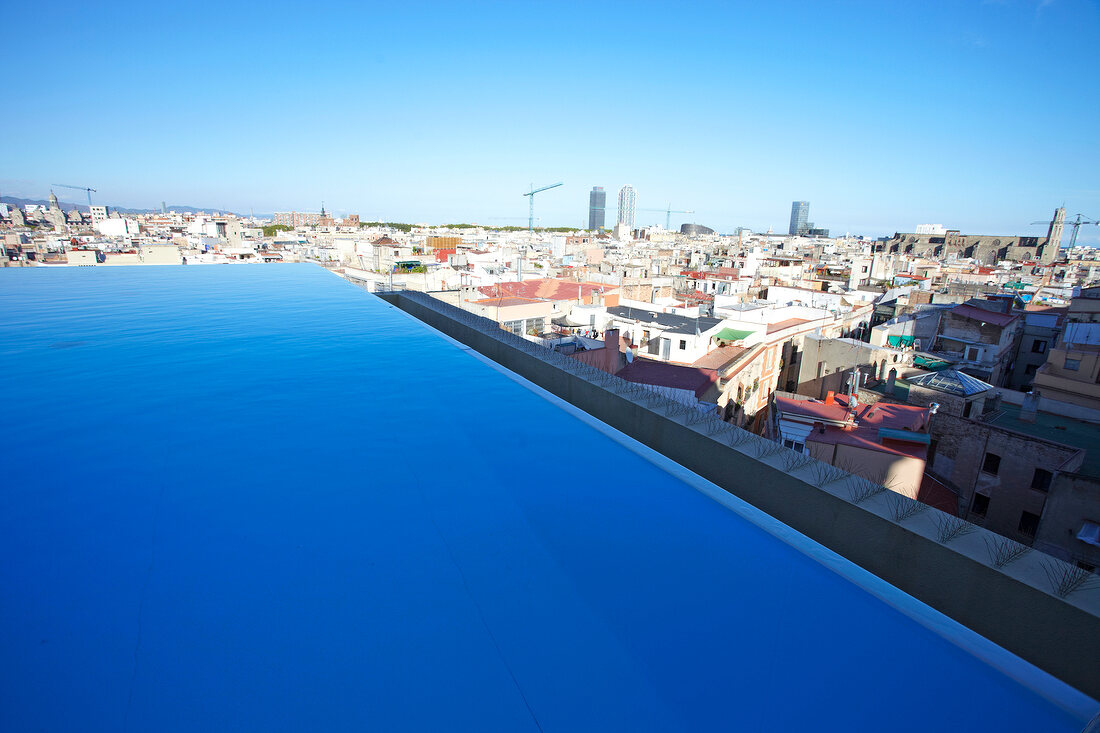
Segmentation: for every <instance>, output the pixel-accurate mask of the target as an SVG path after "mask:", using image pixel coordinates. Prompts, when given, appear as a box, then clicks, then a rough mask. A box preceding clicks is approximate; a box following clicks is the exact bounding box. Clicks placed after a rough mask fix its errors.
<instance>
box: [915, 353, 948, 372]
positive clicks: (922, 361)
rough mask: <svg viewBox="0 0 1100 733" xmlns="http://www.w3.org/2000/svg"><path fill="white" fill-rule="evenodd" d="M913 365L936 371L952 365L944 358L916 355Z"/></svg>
mask: <svg viewBox="0 0 1100 733" xmlns="http://www.w3.org/2000/svg"><path fill="white" fill-rule="evenodd" d="M913 366H919V367H923V368H924V369H927V370H929V371H932V372H934V371H937V370H939V369H945V368H947V367H949V366H951V362H948V361H944V360H943V359H936V358H933V357H931V356H914V357H913Z"/></svg>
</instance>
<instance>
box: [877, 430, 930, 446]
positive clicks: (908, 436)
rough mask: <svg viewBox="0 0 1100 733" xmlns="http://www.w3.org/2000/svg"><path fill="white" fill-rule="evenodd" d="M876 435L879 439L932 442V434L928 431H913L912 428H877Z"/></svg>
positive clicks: (923, 443)
mask: <svg viewBox="0 0 1100 733" xmlns="http://www.w3.org/2000/svg"><path fill="white" fill-rule="evenodd" d="M878 437H879V438H880V439H881V438H888V439H890V440H904V441H905V442H906V443H920V444H922V445H929V444H931V442H932V436H930V435H929V434H928V433H914V432H913V431H912V430H894V429H893V428H879V429H878Z"/></svg>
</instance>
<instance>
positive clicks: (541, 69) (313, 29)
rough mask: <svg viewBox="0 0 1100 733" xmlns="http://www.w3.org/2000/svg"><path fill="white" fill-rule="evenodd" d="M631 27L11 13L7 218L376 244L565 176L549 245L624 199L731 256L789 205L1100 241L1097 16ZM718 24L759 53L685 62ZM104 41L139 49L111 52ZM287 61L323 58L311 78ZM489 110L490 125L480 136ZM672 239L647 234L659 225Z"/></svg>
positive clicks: (688, 14)
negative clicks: (61, 207)
mask: <svg viewBox="0 0 1100 733" xmlns="http://www.w3.org/2000/svg"><path fill="white" fill-rule="evenodd" d="M631 7H632V8H633V9H634V10H633V11H632V12H631V13H629V14H624V13H622V12H621V11H620V10H619V9H618V8H616V7H615V6H607V7H603V6H601V8H598V9H594V10H592V11H591V12H592V14H593V18H592V20H593V21H594V22H597V23H604V24H607V25H608V27H615V28H616V29H617V32H616V33H614V34H604V35H602V36H601V37H600V38H599V39H598V40H595V41H593V40H591V39H588V38H586V37H583V36H580V35H578V34H577V33H576V31H575V24H574V23H573V22H572V20H573V19H572V18H571V17H570V16H569V14H563V13H560V12H558V11H556V10H553V9H551V8H537V7H535V8H526V7H525V8H523V9H514V10H503V9H485V8H482V9H470V8H451V7H448V6H433V5H428V6H426V7H418V6H415V7H414V6H402V7H400V8H372V9H370V10H369V11H367V10H361V9H355V8H344V7H333V8H331V12H318V13H311V14H309V15H308V16H302V15H301V14H297V13H294V11H293V9H292V8H290V7H288V6H284V7H277V6H276V7H274V8H273V9H271V10H270V11H265V13H264V14H262V15H256V14H254V13H251V12H250V11H248V10H245V9H243V8H237V7H233V6H217V8H218V12H217V13H214V14H209V13H204V12H202V8H199V11H198V12H196V13H194V14H190V15H188V16H187V17H178V14H173V13H171V12H170V11H169V9H167V8H160V9H158V8H156V7H147V6H145V5H128V4H125V3H122V4H118V5H112V6H111V7H110V8H106V9H96V8H92V7H88V6H86V5H81V4H75V3H72V4H70V3H57V4H54V5H51V6H49V7H43V8H39V7H19V8H13V9H12V11H11V13H10V19H11V21H12V24H13V27H19V28H20V29H21V30H20V33H18V34H13V37H12V39H11V43H10V45H9V46H8V47H7V48H6V49H5V51H4V52H3V53H4V58H5V61H6V62H7V67H8V68H9V69H10V70H11V71H12V72H14V76H15V77H16V78H20V79H24V80H27V85H26V86H27V89H26V92H25V94H23V95H22V97H21V98H22V99H23V101H24V104H23V106H21V107H20V108H19V110H18V112H17V113H15V114H12V115H8V116H6V117H5V120H4V122H3V123H0V132H3V133H4V137H5V140H6V141H7V142H8V144H7V145H6V146H5V147H6V150H5V159H6V160H5V162H6V163H7V165H6V166H5V167H4V170H3V172H2V173H0V193H3V194H5V195H10V196H18V197H21V198H40V199H44V198H46V197H47V196H48V193H49V184H50V183H51V182H55V181H66V182H68V183H71V184H80V185H88V186H91V187H93V188H96V189H97V193H96V194H95V196H94V198H95V203H106V204H113V205H118V206H129V207H134V208H149V209H156V208H159V206H160V203H161V202H162V201H166V200H167V201H187V202H195V203H196V204H200V205H203V206H210V207H211V208H215V207H216V208H220V209H223V210H234V211H242V212H247V211H249V210H254V211H256V212H265V213H270V212H273V211H277V210H304V209H309V210H312V209H316V208H317V207H318V205H319V201H320V200H321V199H324V200H325V201H326V206H327V208H329V209H330V210H332V211H334V212H335V213H342V212H346V213H360V214H361V215H362V216H363V218H364V219H365V220H366V219H372V218H383V219H387V220H398V221H408V222H427V223H447V222H457V221H479V222H480V221H483V222H488V221H498V222H499V221H502V220H503V219H505V218H515V219H517V220H518V219H520V218H522V217H523V215H524V213H525V208H526V201H525V200H524V199H523V197H522V194H523V192H524V190H525V187H526V186H527V184H528V183H529V182H530V181H531V180H544V179H545V180H563V181H565V186H564V187H563V188H562V190H561V191H559V192H558V193H557V195H554V196H547V197H545V198H544V199H540V202H539V211H538V215H539V218H540V224H542V225H544V226H555V225H557V226H577V227H580V226H582V225H583V224H584V223H585V222H586V208H585V204H584V200H585V194H586V193H587V192H588V191H589V190H590V189H591V187H592V186H593V185H601V186H604V187H605V188H606V189H607V190H617V188H618V186H619V185H621V182H625V181H630V182H631V183H632V184H633V185H634V187H635V189H636V190H637V191H638V200H637V206H638V207H639V208H643V207H644V208H664V207H666V206H668V205H669V204H670V203H671V205H672V206H673V207H674V208H679V209H691V210H693V211H695V212H696V213H695V214H693V215H691V216H690V217H677V219H678V221H679V222H684V221H693V222H697V223H699V224H703V225H706V226H710V227H712V228H715V229H717V230H719V231H730V230H732V229H733V228H734V227H736V226H746V227H749V228H751V229H753V230H755V231H767V230H768V229H769V228H770V229H772V230H773V231H776V232H782V231H784V230H785V229H786V223H787V220H788V218H789V206H790V202H791V201H792V200H794V199H795V198H799V199H804V200H808V201H811V202H813V204H814V209H815V212H816V213H815V216H814V219H815V222H816V223H817V225H818V226H821V227H823V228H828V229H830V230H832V232H833V233H834V234H842V233H844V232H852V233H853V234H864V235H868V236H884V235H888V234H892V233H893V232H895V231H905V230H909V229H912V228H913V227H915V226H916V225H918V224H923V223H931V222H937V223H943V224H944V225H945V226H948V227H950V228H956V229H961V230H964V231H989V232H1000V233H1005V234H1012V233H1020V234H1040V233H1042V231H1043V227H1042V226H1030V225H1029V223H1030V222H1032V221H1037V220H1042V219H1049V216H1050V211H1052V210H1053V209H1054V208H1056V207H1058V206H1062V205H1065V206H1066V209H1067V213H1068V214H1069V217H1070V218H1072V217H1073V215H1075V214H1077V213H1078V212H1080V213H1082V214H1084V215H1085V216H1088V217H1090V218H1096V217H1097V216H1100V188H1098V186H1097V184H1096V183H1095V180H1094V174H1093V171H1095V170H1096V169H1097V167H1098V165H1100V149H1098V145H1097V142H1096V139H1095V133H1094V130H1093V128H1094V127H1095V119H1096V118H1097V112H1098V111H1100V103H1098V102H1097V100H1096V99H1095V97H1094V96H1090V95H1087V94H1076V93H1074V90H1075V89H1078V88H1087V86H1088V83H1089V82H1090V81H1092V79H1093V78H1094V74H1092V73H1090V72H1091V71H1092V70H1093V69H1094V68H1095V63H1094V61H1093V60H1092V59H1091V57H1090V56H1089V47H1090V45H1089V44H1091V38H1092V37H1094V36H1095V34H1096V31H1097V30H1098V29H1100V11H1098V10H1097V8H1096V6H1095V5H1094V4H1090V3H1086V2H1081V1H1075V0H1057V1H1056V2H1011V1H1005V2H986V3H970V4H965V5H963V4H951V3H933V4H922V5H921V6H920V7H919V8H893V7H889V8H884V7H880V6H879V5H875V4H870V3H857V4H853V5H850V6H845V7H841V8H836V7H827V8H826V7H819V6H817V5H815V4H801V5H800V6H799V7H798V8H796V9H791V8H784V9H771V8H759V7H747V6H746V7H733V8H729V7H720V6H713V5H699V6H693V7H691V8H686V9H681V10H678V12H677V13H675V14H669V13H667V12H666V11H664V10H662V9H661V8H660V7H659V6H655V5H649V4H644V3H643V4H637V5H632V6H631ZM791 17H797V18H799V21H798V22H797V23H791V21H790V18H791ZM211 18H216V21H212V20H211ZM291 20H293V22H291ZM517 24H520V25H522V26H523V27H526V28H531V29H533V30H532V32H530V33H524V34H516V33H514V28H515V27H516V26H517ZM152 27H156V28H157V33H155V34H151V33H149V32H148V31H149V29H150V28H152ZM653 27H660V28H661V29H662V31H661V35H654V34H653V31H652V28H653ZM700 27H725V28H736V29H737V43H736V44H735V45H732V46H729V45H727V44H725V43H714V44H697V43H692V44H690V45H689V44H687V43H684V42H682V41H679V40H673V41H671V43H670V42H669V41H668V40H667V39H681V38H695V37H696V36H695V33H694V32H693V30H692V29H698V28H700ZM370 29H386V34H387V41H386V43H385V44H378V43H374V42H371V39H372V38H373V37H374V35H373V34H372V31H371V30H370ZM107 30H110V32H111V33H115V34H117V36H118V37H119V38H125V39H126V43H125V44H124V45H123V48H122V50H121V51H118V52H114V51H112V52H110V53H108V52H107V51H106V50H105V47H104V46H103V44H102V42H101V38H102V34H103V33H104V32H106V31H107ZM245 38H250V39H258V40H255V41H254V42H249V43H242V42H241V41H242V40H243V39H245ZM777 38H782V39H783V40H782V41H781V42H778V41H776V40H775V39H777ZM364 39H365V40H366V41H367V42H366V43H364V42H363V41H364ZM485 39H491V42H490V43H483V42H482V41H483V40H485ZM881 39H888V42H887V43H883V42H882V40H881ZM43 44H48V45H49V47H50V48H51V53H50V54H49V55H46V56H44V55H42V54H41V53H40V52H38V51H37V50H36V49H39V48H41V47H42V46H43ZM291 44H292V45H293V46H294V47H298V48H300V47H309V48H311V49H314V52H313V53H311V54H310V55H308V56H307V57H305V58H304V59H302V58H298V57H296V58H293V59H292V58H291V57H290V56H288V55H287V54H286V53H285V49H286V48H287V47H288V45H291ZM181 48H184V49H186V50H187V52H186V53H180V52H179V49H181ZM1025 48H1042V49H1044V53H1042V54H1032V53H1026V54H1025V53H1022V52H1020V51H1019V49H1025ZM402 49H416V52H415V53H407V52H406V51H402ZM520 58H522V59H524V62H522V63H513V62H512V60H513V59H520ZM608 58H619V59H621V60H622V61H623V62H624V63H625V64H627V65H628V66H629V67H630V68H631V73H630V74H628V75H626V76H625V77H624V78H623V80H622V83H621V84H619V85H618V86H617V87H616V90H615V92H614V94H610V95H607V96H606V103H605V104H600V105H598V106H596V107H594V108H593V109H592V114H580V115H577V114H575V113H573V112H568V113H567V112H566V111H565V110H566V109H567V107H568V105H569V104H571V103H572V100H573V97H574V95H575V93H576V90H575V89H574V86H575V79H576V78H578V76H580V75H581V74H580V72H581V70H582V69H588V68H593V67H598V65H599V63H601V60H606V59H608ZM138 59H140V60H141V63H136V61H137V60H138ZM74 69H79V70H80V74H79V77H78V79H77V80H74V81H73V83H69V82H68V81H64V80H66V79H69V78H70V77H71V72H72V71H73V70H74ZM57 83H63V84H65V89H66V92H65V94H56V93H53V92H52V91H51V88H52V87H53V86H55V85H56V84H57ZM796 83H797V85H798V88H799V89H801V90H803V91H802V93H801V94H800V96H799V99H798V103H797V104H792V103H791V99H790V96H789V93H788V90H789V89H790V88H791V86H792V85H794V84H796ZM1052 87H1053V89H1052ZM303 88H306V90H307V91H308V94H303V92H302V91H300V90H301V89H303ZM474 88H476V89H477V90H478V92H477V95H478V97H477V98H478V104H479V105H480V106H482V107H485V108H487V109H488V113H487V114H482V113H480V112H479V113H478V114H476V115H470V114H467V111H468V110H469V109H471V105H472V102H471V98H470V93H471V90H472V89H474ZM288 90H298V91H288ZM199 99H201V100H202V104H201V105H200V107H199V108H198V109H199V111H197V112H196V111H195V109H196V107H195V103H196V102H197V101H198V100H199ZM1044 102H1047V105H1045V106H1047V107H1049V106H1053V112H1051V111H1050V110H1049V109H1044ZM636 103H642V104H644V105H647V106H648V107H650V108H651V109H652V111H653V114H645V115H639V114H638V113H637V110H636V109H635V107H636ZM1029 109H1034V110H1035V111H1034V112H1029V111H1028V110H1029ZM75 110H80V112H79V114H76V113H75ZM185 110H186V112H185ZM229 110H231V111H229ZM1008 110H1011V111H1008ZM593 120H595V121H596V122H593ZM1046 120H1052V123H1050V124H1047V125H1041V124H1040V121H1046ZM594 129H595V130H596V131H597V132H596V134H594V133H593V130H594ZM599 132H603V133H604V134H603V135H600V134H598V133H599ZM793 139H798V141H799V143H798V145H796V146H795V145H791V144H790V141H791V140H793ZM617 182H619V183H618V184H617V185H616V183H617ZM58 195H59V197H60V198H61V199H62V200H68V201H72V202H74V203H85V204H86V201H82V200H81V198H80V196H79V194H77V193H76V192H71V195H66V194H63V193H60V192H59V193H58ZM658 223H660V224H663V216H661V215H659V214H656V213H653V214H645V215H642V214H641V213H640V212H639V216H638V219H637V224H639V225H644V224H658ZM675 224H676V222H674V225H675ZM1079 241H1080V242H1081V243H1085V244H1097V243H1100V232H1098V231H1097V229H1096V228H1095V227H1090V228H1088V229H1082V231H1081V233H1080V237H1079Z"/></svg>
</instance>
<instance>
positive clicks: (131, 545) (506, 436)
mask: <svg viewBox="0 0 1100 733" xmlns="http://www.w3.org/2000/svg"><path fill="white" fill-rule="evenodd" d="M0 366H2V367H3V369H2V373H3V375H4V377H5V384H4V394H3V401H2V405H0V428H2V430H0V435H3V437H4V442H5V445H6V448H7V450H6V455H5V459H4V470H3V474H4V475H3V478H2V479H0V487H2V488H0V594H2V595H0V729H2V730H5V731H39V730H44V731H120V730H132V731H195V730H214V731H221V730H242V731H392V730H425V731H445V730H477V731H483V730H501V731H519V730H538V729H539V728H540V727H541V729H542V730H544V731H580V730H593V731H611V730H622V731H639V730H662V731H664V730H746V731H750V730H752V731H756V730H814V731H828V730H836V731H849V730H892V731H903V730H912V731H928V730H1029V731H1039V730H1042V731H1063V730H1064V731H1072V730H1079V729H1080V728H1081V727H1082V726H1083V721H1080V720H1077V719H1075V718H1073V717H1072V716H1070V715H1069V714H1067V713H1063V712H1061V711H1060V710H1059V709H1058V708H1057V707H1055V706H1053V705H1051V704H1050V703H1048V702H1047V701H1046V700H1045V699H1043V698H1040V697H1038V696H1037V695H1036V694H1034V693H1032V692H1031V691H1030V690H1028V689H1026V688H1024V687H1022V686H1020V685H1017V684H1016V683H1015V682H1013V681H1012V680H1011V679H1010V678H1009V677H1007V676H1005V675H1004V674H1002V673H1001V672H999V671H997V670H994V669H992V668H990V667H988V666H986V665H985V664H984V663H982V662H981V661H979V660H978V659H976V658H975V657H973V656H971V655H970V654H968V653H966V652H964V651H962V650H961V649H960V648H958V647H957V646H955V645H953V644H951V643H949V642H947V641H945V640H944V639H943V638H942V637H940V636H939V635H937V634H934V633H933V632H931V631H929V630H928V629H926V628H925V627H924V626H922V625H919V624H917V623H915V622H913V621H911V620H910V619H909V618H908V617H906V616H904V615H902V614H901V613H900V612H898V611H896V610H895V609H894V608H893V607H891V606H889V605H887V604H885V603H883V602H882V601H880V600H878V599H876V598H875V597H873V596H871V595H869V594H868V593H866V592H864V591H863V590H861V589H860V588H858V587H856V586H855V585H853V584H851V583H850V582H848V581H847V580H845V579H843V578H842V577H840V576H838V575H836V574H834V573H832V572H831V571H829V570H827V569H825V568H824V567H823V566H821V565H819V564H818V563H816V562H815V561H813V560H811V559H809V558H807V557H806V556H805V555H804V554H802V553H801V552H799V551H797V550H795V549H793V548H792V547H791V546H789V545H787V544H785V543H783V542H781V541H779V540H777V539H775V538H774V537H773V536H772V535H770V534H767V533H766V532H764V531H763V530H761V529H760V528H758V527H757V526H756V525H754V524H752V523H750V522H748V521H746V520H744V519H742V518H741V517H740V516H738V515H736V514H734V513H733V512H731V511H730V510H728V509H726V508H724V507H722V506H720V505H718V504H716V503H715V502H713V501H712V500H710V499H708V498H707V497H705V496H704V495H703V494H701V493H699V492H698V491H697V490H695V489H694V488H692V487H691V486H689V485H687V484H685V483H683V482H682V481H681V480H679V479H677V478H675V477H673V476H672V475H670V474H669V473H667V472H666V471H664V470H662V469H661V468H659V467H658V466H656V465H654V464H653V463H652V462H649V461H647V460H645V459H644V458H642V457H640V456H639V455H637V454H636V453H635V452H632V451H630V450H628V449H626V448H625V447H623V445H621V444H620V443H619V442H616V441H615V440H612V439H611V438H609V437H607V436H606V435H604V434H603V433H601V432H599V431H597V430H596V429H594V428H593V427H591V426H590V425H588V424H587V423H585V422H583V421H581V420H579V419H578V418H576V417H574V416H572V415H571V414H569V413H568V412H566V411H565V410H563V409H561V408H560V407H558V406H557V405H555V404H553V403H551V402H549V401H547V400H545V399H543V398H541V397H540V396H538V395H537V394H535V393H533V392H532V391H530V390H528V389H527V388H525V387H524V386H523V385H521V384H519V383H517V382H516V381H513V380H512V379H509V378H508V377H507V376H506V375H503V374H501V373H500V372H499V371H497V370H495V369H493V368H491V367H490V366H487V365H486V364H484V363H483V362H481V361H480V360H478V359H477V358H475V357H474V356H472V355H471V354H469V353H468V352H466V351H465V350H463V349H461V348H459V347H457V346H455V345H453V344H452V343H450V342H448V341H446V340H444V339H442V338H440V337H439V336H438V335H436V334H435V333H434V332H431V331H430V330H428V329H426V328H424V327H423V326H421V325H420V324H419V323H417V322H416V321H413V320H411V319H410V318H408V317H406V316H405V315H403V314H402V313H400V312H399V311H397V310H395V309H393V308H391V307H389V306H388V305H386V304H385V303H383V302H382V301H380V300H378V299H376V298H375V297H373V296H371V295H369V294H367V293H365V292H363V291H362V290H360V289H358V288H356V287H354V286H352V285H349V284H348V283H346V282H344V281H342V280H340V279H338V278H336V277H335V276H333V275H332V274H330V273H327V272H325V271H323V270H321V269H319V268H315V267H312V266H308V265H270V266H220V267H214V266H212V267H191V266H188V267H163V268H161V267H134V268H65V269H45V268H37V269H7V270H0Z"/></svg>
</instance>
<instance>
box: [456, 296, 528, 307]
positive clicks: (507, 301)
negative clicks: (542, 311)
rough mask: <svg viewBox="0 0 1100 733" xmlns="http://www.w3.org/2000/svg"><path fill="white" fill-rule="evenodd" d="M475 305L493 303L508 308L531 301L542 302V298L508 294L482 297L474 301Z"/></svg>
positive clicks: (492, 304)
mask: <svg viewBox="0 0 1100 733" xmlns="http://www.w3.org/2000/svg"><path fill="white" fill-rule="evenodd" d="M473 302H474V304H475V305H491V306H495V307H497V308H507V307H509V306H513V305H530V304H531V303H542V302H543V301H541V300H536V299H535V298H512V297H509V296H507V295H505V296H503V297H500V298H482V299H481V300H475V301H473Z"/></svg>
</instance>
